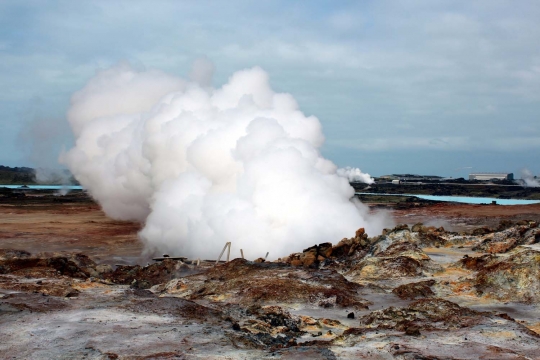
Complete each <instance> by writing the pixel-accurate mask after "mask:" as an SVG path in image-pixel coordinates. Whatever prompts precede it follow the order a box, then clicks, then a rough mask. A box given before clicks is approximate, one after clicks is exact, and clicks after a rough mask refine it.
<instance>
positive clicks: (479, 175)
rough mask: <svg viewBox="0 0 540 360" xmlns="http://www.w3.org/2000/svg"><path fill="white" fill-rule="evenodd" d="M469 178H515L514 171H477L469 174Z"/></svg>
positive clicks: (485, 179)
mask: <svg viewBox="0 0 540 360" xmlns="http://www.w3.org/2000/svg"><path fill="white" fill-rule="evenodd" d="M469 180H483V181H488V180H514V174H513V173H475V174H469Z"/></svg>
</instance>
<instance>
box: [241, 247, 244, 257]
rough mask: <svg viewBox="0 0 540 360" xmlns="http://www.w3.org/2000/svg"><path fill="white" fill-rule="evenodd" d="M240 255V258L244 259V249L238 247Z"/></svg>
mask: <svg viewBox="0 0 540 360" xmlns="http://www.w3.org/2000/svg"><path fill="white" fill-rule="evenodd" d="M240 255H242V259H244V250H242V249H240Z"/></svg>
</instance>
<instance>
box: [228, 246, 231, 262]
mask: <svg viewBox="0 0 540 360" xmlns="http://www.w3.org/2000/svg"><path fill="white" fill-rule="evenodd" d="M227 244H229V247H228V248H227V262H229V258H230V257H231V243H230V242H228V243H227Z"/></svg>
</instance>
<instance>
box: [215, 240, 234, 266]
mask: <svg viewBox="0 0 540 360" xmlns="http://www.w3.org/2000/svg"><path fill="white" fill-rule="evenodd" d="M227 247H229V252H228V253H227V261H229V254H230V252H231V242H230V241H229V242H226V243H225V246H224V247H223V250H221V254H219V257H218V259H217V260H216V265H217V264H219V260H221V257H222V256H223V253H224V252H225V249H226V248H227Z"/></svg>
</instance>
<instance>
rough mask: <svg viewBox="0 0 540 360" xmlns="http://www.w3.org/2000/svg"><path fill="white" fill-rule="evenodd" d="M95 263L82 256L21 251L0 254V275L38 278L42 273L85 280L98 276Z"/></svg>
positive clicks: (6, 251)
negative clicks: (34, 253)
mask: <svg viewBox="0 0 540 360" xmlns="http://www.w3.org/2000/svg"><path fill="white" fill-rule="evenodd" d="M96 266H97V265H96V263H95V262H94V261H92V260H91V259H90V258H89V257H88V256H86V255H84V254H69V255H57V254H49V253H41V254H36V255H32V254H30V253H28V252H26V251H21V250H2V252H0V274H15V275H23V276H29V277H40V275H43V274H44V273H46V274H48V275H49V276H52V275H53V274H54V273H56V275H63V276H69V277H72V278H80V279H86V278H88V277H90V276H95V275H98V274H99V273H98V271H97V270H96Z"/></svg>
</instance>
